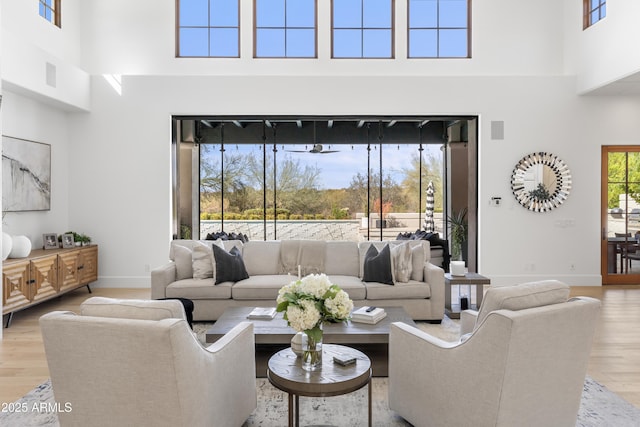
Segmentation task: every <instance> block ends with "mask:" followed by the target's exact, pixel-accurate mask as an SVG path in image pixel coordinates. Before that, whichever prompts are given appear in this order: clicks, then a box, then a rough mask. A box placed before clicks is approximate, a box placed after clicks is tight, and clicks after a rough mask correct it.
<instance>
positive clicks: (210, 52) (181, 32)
mask: <svg viewBox="0 0 640 427" xmlns="http://www.w3.org/2000/svg"><path fill="white" fill-rule="evenodd" d="M239 19H240V17H239V0H179V3H178V42H177V56H179V57H232V58H235V57H239V56H240V23H239V22H240V21H239Z"/></svg>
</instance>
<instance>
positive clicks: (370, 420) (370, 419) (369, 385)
mask: <svg viewBox="0 0 640 427" xmlns="http://www.w3.org/2000/svg"><path fill="white" fill-rule="evenodd" d="M371 385H372V384H371V378H369V384H367V388H368V389H369V410H368V412H369V427H371V426H372V425H373V424H372V423H373V420H372V418H373V417H372V416H371Z"/></svg>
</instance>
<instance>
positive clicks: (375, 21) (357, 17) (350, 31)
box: [331, 0, 394, 58]
mask: <svg viewBox="0 0 640 427" xmlns="http://www.w3.org/2000/svg"><path fill="white" fill-rule="evenodd" d="M331 5H332V12H331V14H332V23H333V24H332V56H333V58H393V10H394V8H393V6H394V2H393V0H333V1H332V2H331Z"/></svg>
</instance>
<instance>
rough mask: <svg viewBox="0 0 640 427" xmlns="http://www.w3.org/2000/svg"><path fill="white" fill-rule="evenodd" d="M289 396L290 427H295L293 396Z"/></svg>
mask: <svg viewBox="0 0 640 427" xmlns="http://www.w3.org/2000/svg"><path fill="white" fill-rule="evenodd" d="M287 394H288V395H289V423H288V426H289V427H293V395H292V394H291V393H287Z"/></svg>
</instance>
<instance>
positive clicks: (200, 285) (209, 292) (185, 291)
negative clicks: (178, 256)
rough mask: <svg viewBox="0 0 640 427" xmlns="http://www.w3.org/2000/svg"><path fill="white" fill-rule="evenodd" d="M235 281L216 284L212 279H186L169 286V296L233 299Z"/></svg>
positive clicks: (167, 290)
mask: <svg viewBox="0 0 640 427" xmlns="http://www.w3.org/2000/svg"><path fill="white" fill-rule="evenodd" d="M233 283H234V282H224V283H219V284H218V285H216V284H215V283H214V281H213V279H212V278H210V279H184V280H178V281H177V282H173V283H171V284H170V285H169V286H167V289H166V295H167V298H188V299H191V300H198V299H231V286H233Z"/></svg>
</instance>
